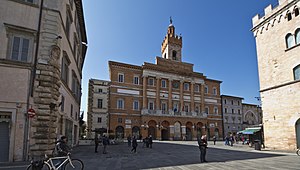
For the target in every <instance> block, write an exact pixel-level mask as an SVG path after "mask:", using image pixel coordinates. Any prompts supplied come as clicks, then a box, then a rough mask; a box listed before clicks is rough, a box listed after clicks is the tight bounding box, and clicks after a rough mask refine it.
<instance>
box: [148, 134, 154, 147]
mask: <svg viewBox="0 0 300 170" xmlns="http://www.w3.org/2000/svg"><path fill="white" fill-rule="evenodd" d="M152 144H153V139H152V136H151V135H150V136H149V146H150V148H152Z"/></svg>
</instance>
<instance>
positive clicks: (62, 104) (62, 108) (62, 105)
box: [60, 96, 65, 112]
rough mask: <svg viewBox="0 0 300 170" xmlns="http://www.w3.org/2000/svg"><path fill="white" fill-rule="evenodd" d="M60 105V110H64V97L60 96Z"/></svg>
mask: <svg viewBox="0 0 300 170" xmlns="http://www.w3.org/2000/svg"><path fill="white" fill-rule="evenodd" d="M60 102H61V105H60V111H62V112H63V111H65V97H64V96H61V101H60Z"/></svg>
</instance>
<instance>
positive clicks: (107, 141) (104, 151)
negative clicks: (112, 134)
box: [102, 135, 109, 154]
mask: <svg viewBox="0 0 300 170" xmlns="http://www.w3.org/2000/svg"><path fill="white" fill-rule="evenodd" d="M102 144H103V154H107V151H106V147H107V145H108V144H109V139H108V138H107V137H106V136H105V135H103V137H102Z"/></svg>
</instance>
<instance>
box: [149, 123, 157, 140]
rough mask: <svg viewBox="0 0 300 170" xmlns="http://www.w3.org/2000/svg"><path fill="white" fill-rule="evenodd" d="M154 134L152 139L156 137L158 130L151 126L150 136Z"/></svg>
mask: <svg viewBox="0 0 300 170" xmlns="http://www.w3.org/2000/svg"><path fill="white" fill-rule="evenodd" d="M150 135H151V136H152V139H156V130H155V127H153V126H150V127H149V129H148V136H150Z"/></svg>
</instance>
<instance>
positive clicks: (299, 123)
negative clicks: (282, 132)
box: [295, 119, 300, 148]
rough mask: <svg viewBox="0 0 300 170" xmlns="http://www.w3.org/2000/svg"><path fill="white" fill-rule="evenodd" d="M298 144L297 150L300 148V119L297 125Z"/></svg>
mask: <svg viewBox="0 0 300 170" xmlns="http://www.w3.org/2000/svg"><path fill="white" fill-rule="evenodd" d="M295 128H296V144H297V148H299V147H300V119H298V120H297V122H296V125H295Z"/></svg>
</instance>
